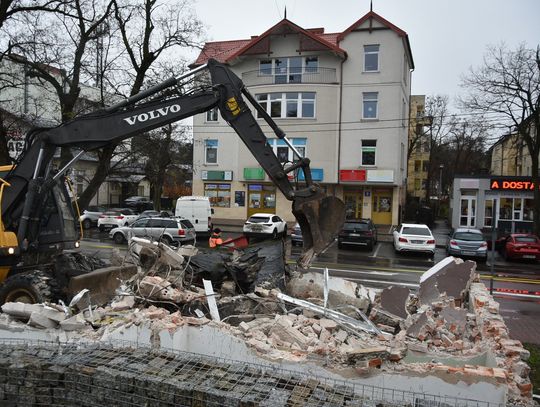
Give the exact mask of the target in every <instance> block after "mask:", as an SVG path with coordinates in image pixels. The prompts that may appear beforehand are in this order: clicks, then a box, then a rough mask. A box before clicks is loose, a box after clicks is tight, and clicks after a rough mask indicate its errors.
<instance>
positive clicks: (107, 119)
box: [2, 60, 344, 263]
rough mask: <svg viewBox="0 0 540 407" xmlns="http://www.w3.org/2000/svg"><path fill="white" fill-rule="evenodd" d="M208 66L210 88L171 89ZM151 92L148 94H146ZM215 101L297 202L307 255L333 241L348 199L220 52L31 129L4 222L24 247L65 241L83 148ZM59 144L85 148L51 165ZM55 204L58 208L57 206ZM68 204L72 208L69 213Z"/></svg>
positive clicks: (7, 196) (7, 195)
mask: <svg viewBox="0 0 540 407" xmlns="http://www.w3.org/2000/svg"><path fill="white" fill-rule="evenodd" d="M204 70H208V72H209V73H210V77H211V89H209V90H203V91H199V92H194V93H191V94H186V95H180V96H171V93H172V92H171V90H173V89H175V88H176V87H177V86H178V85H179V84H180V82H181V80H182V79H184V78H186V77H188V76H192V75H195V74H196V73H198V72H202V71H204ZM148 99H150V100H149V101H148ZM246 100H247V101H248V102H249V103H250V105H251V106H253V107H254V109H255V110H257V112H259V115H261V116H262V117H263V118H264V119H265V121H266V122H267V123H268V125H269V126H270V127H271V128H272V130H273V131H274V133H275V134H276V136H277V137H279V138H280V139H282V140H284V141H285V142H286V143H287V144H288V145H289V146H290V147H291V148H292V150H293V151H294V152H295V155H296V159H295V160H294V162H293V164H292V165H291V166H290V167H288V168H287V169H284V168H283V165H282V163H281V162H280V161H279V160H278V158H277V157H276V155H275V154H274V152H273V150H272V148H271V147H270V146H269V144H268V142H267V141H268V139H267V137H266V136H265V134H264V133H263V131H262V129H261V127H260V126H259V124H258V122H257V120H256V119H255V117H254V116H253V114H252V111H251V109H250V107H249V105H248V104H247V103H246ZM216 106H217V107H218V108H219V110H220V112H221V115H222V117H223V118H224V119H225V120H226V121H227V122H228V123H229V124H230V125H231V127H232V128H233V129H234V130H235V131H236V133H237V134H238V136H239V137H240V138H241V139H242V141H243V142H244V143H245V145H246V146H247V148H248V149H249V151H250V152H251V153H252V154H253V156H254V157H255V158H256V159H257V161H258V162H259V163H260V165H261V167H262V168H263V169H264V170H265V171H266V173H267V174H268V176H269V177H270V179H271V180H272V181H273V182H274V183H275V185H276V186H277V187H278V188H279V189H280V191H281V192H282V193H283V194H284V195H285V197H286V198H287V199H289V200H291V201H292V202H293V213H294V215H295V216H296V218H297V219H298V222H299V224H300V226H301V228H302V233H303V236H304V249H305V250H304V252H305V255H304V263H306V262H308V261H309V260H310V259H311V257H312V255H313V254H316V253H318V252H320V251H321V250H322V249H324V248H325V247H326V246H327V245H328V244H329V243H330V242H331V241H333V239H334V237H335V235H336V234H337V231H338V229H339V227H340V226H341V224H342V223H343V219H344V205H343V203H342V202H341V201H340V200H339V199H337V198H335V197H326V196H325V195H324V193H323V191H322V189H321V188H320V187H319V186H318V185H316V184H315V183H313V181H312V177H311V171H310V168H309V164H310V161H309V159H307V158H305V157H302V156H301V155H300V154H299V153H298V151H296V149H294V147H293V145H292V144H291V143H290V142H289V140H287V138H286V137H285V133H284V132H283V131H282V130H281V129H280V128H279V127H278V126H277V125H276V123H275V122H274V121H273V120H272V119H271V118H270V117H269V116H268V114H267V113H266V112H265V111H264V110H263V109H262V108H261V107H260V105H259V104H258V103H257V102H256V101H255V99H254V98H253V96H252V95H251V94H250V93H249V92H248V91H247V89H246V88H245V86H244V84H243V83H242V81H241V80H240V79H239V78H238V77H237V76H236V75H235V74H234V73H233V72H232V71H231V70H230V69H229V68H228V67H227V66H226V65H223V64H221V63H219V62H217V61H215V60H210V61H209V62H208V64H206V65H204V66H202V67H199V68H197V69H195V70H194V71H191V72H190V73H188V74H186V75H183V76H182V77H180V78H171V79H169V80H167V81H165V82H163V83H161V84H159V85H156V86H154V87H152V88H150V89H148V90H146V91H143V92H141V93H140V94H137V95H134V96H132V97H130V98H128V99H126V100H124V101H122V102H120V103H117V104H116V105H114V106H111V107H108V108H106V109H104V110H100V111H96V112H93V113H90V114H87V115H84V116H79V117H77V118H75V119H73V120H72V121H70V122H67V123H64V124H62V125H60V126H58V127H55V128H50V129H40V130H37V131H34V132H32V133H31V134H29V135H28V136H27V145H26V149H25V151H24V152H23V154H22V156H21V158H20V159H19V162H18V163H17V164H16V166H14V168H13V169H12V170H11V171H10V172H9V173H8V174H7V176H6V177H5V180H6V181H7V182H9V183H10V185H11V186H10V188H7V189H6V191H5V192H4V196H3V199H2V219H3V221H4V225H5V227H6V229H8V230H13V231H16V233H17V238H18V241H19V246H21V249H22V250H23V251H24V250H28V249H29V248H39V247H41V246H43V245H46V246H48V247H54V248H57V249H62V248H66V247H69V242H71V241H74V240H76V238H75V236H74V234H73V233H70V232H69V229H70V228H73V230H75V225H74V223H75V220H74V219H75V216H74V214H73V209H72V208H71V205H69V196H68V194H67V191H66V188H65V186H64V182H63V177H62V176H63V175H64V174H65V172H66V171H67V169H69V168H70V167H71V166H72V165H73V164H74V163H75V161H76V160H77V159H78V158H80V156H81V155H82V154H83V153H84V152H85V151H92V150H96V149H99V148H103V147H105V146H109V145H111V144H114V143H119V142H120V141H122V140H125V139H127V138H129V137H133V136H136V135H138V134H141V133H144V132H147V131H150V130H153V129H156V128H159V127H162V126H164V125H167V124H170V123H173V122H177V121H179V120H182V119H185V118H187V117H191V116H193V115H196V114H199V113H203V112H206V111H208V110H210V109H212V108H214V107H216ZM58 147H71V148H76V149H79V150H80V152H79V154H77V155H76V156H75V157H74V159H73V160H71V161H70V162H69V163H68V164H67V165H66V166H65V167H64V168H61V169H60V170H59V171H56V172H55V171H53V169H52V165H51V163H52V159H53V157H54V153H55V151H56V149H57V148H58ZM299 169H301V170H302V171H303V173H304V176H305V180H306V181H305V185H302V187H299V188H295V187H294V186H293V184H292V183H291V182H290V181H289V179H288V176H287V174H288V173H289V172H291V171H296V170H299ZM55 207H56V210H55ZM67 212H71V216H68V213H67Z"/></svg>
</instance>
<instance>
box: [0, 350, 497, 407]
mask: <svg viewBox="0 0 540 407" xmlns="http://www.w3.org/2000/svg"><path fill="white" fill-rule="evenodd" d="M1 343H2V346H1V349H0V406H81V407H93V406H119V407H124V406H125V407H128V406H130V407H131V406H148V407H152V406H156V407H158V406H159V407H168V406H171V407H172V406H190V407H195V406H197V407H199V406H231V407H232V406H235V407H236V406H238V407H244V406H245V407H251V406H267V407H280V406H298V407H300V406H306V407H308V406H309V407H311V406H313V407H314V406H325V407H338V406H365V407H368V406H369V407H375V406H377V407H379V406H381V407H382V406H389V407H392V406H414V407H435V406H437V407H462V406H463V407H465V406H476V407H500V406H502V405H499V404H495V403H488V402H482V401H474V400H465V399H458V398H452V397H441V396H435V395H429V394H424V393H414V392H406V391H400V390H392V389H388V388H382V387H376V386H366V385H359V384H357V383H351V382H348V381H340V380H334V379H328V378H322V377H314V376H312V375H309V374H307V373H305V374H304V373H298V372H292V371H288V370H284V369H278V368H275V367H273V366H266V365H257V364H249V363H244V362H235V361H231V360H226V359H221V358H214V357H208V356H202V355H198V354H192V353H186V352H176V351H167V350H156V349H150V348H144V347H135V346H133V344H129V343H120V342H115V343H114V344H99V345H96V344H53V343H47V342H33V343H21V342H19V341H2V342H1Z"/></svg>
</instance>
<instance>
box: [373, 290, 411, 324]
mask: <svg viewBox="0 0 540 407" xmlns="http://www.w3.org/2000/svg"><path fill="white" fill-rule="evenodd" d="M409 294H410V291H409V289H408V288H407V287H401V286H390V287H387V288H385V289H383V290H382V292H381V304H380V306H381V308H382V309H384V310H385V311H387V312H390V313H391V314H394V315H397V316H398V317H401V318H404V319H405V318H407V316H408V313H407V308H406V306H407V301H408V300H409Z"/></svg>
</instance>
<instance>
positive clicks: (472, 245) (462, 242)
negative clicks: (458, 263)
mask: <svg viewBox="0 0 540 407" xmlns="http://www.w3.org/2000/svg"><path fill="white" fill-rule="evenodd" d="M446 253H447V254H448V255H449V256H458V257H460V256H468V257H478V258H480V259H481V260H482V261H486V260H487V254H488V244H487V241H486V239H485V238H484V235H483V234H482V232H481V231H480V230H478V229H468V228H458V229H456V230H454V232H453V233H451V234H450V237H449V239H448V243H447V245H446Z"/></svg>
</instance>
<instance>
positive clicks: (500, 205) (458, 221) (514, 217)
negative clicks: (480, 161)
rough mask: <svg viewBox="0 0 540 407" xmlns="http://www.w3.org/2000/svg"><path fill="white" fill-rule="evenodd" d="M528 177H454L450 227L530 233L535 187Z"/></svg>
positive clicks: (502, 232) (498, 232)
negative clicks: (494, 228) (493, 228)
mask: <svg viewBox="0 0 540 407" xmlns="http://www.w3.org/2000/svg"><path fill="white" fill-rule="evenodd" d="M533 188H535V186H534V185H533V184H532V181H531V179H530V178H527V177H494V176H485V177H457V178H455V179H454V191H453V202H452V207H453V210H452V227H453V228H457V227H470V228H478V229H481V230H483V231H484V232H486V233H488V232H489V231H490V230H491V228H492V227H493V226H495V227H496V228H497V234H498V235H499V236H505V235H508V234H510V233H531V232H532V231H533V228H534V225H533V219H534V216H535V215H534V211H535V209H534V196H533V194H534V189H533Z"/></svg>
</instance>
